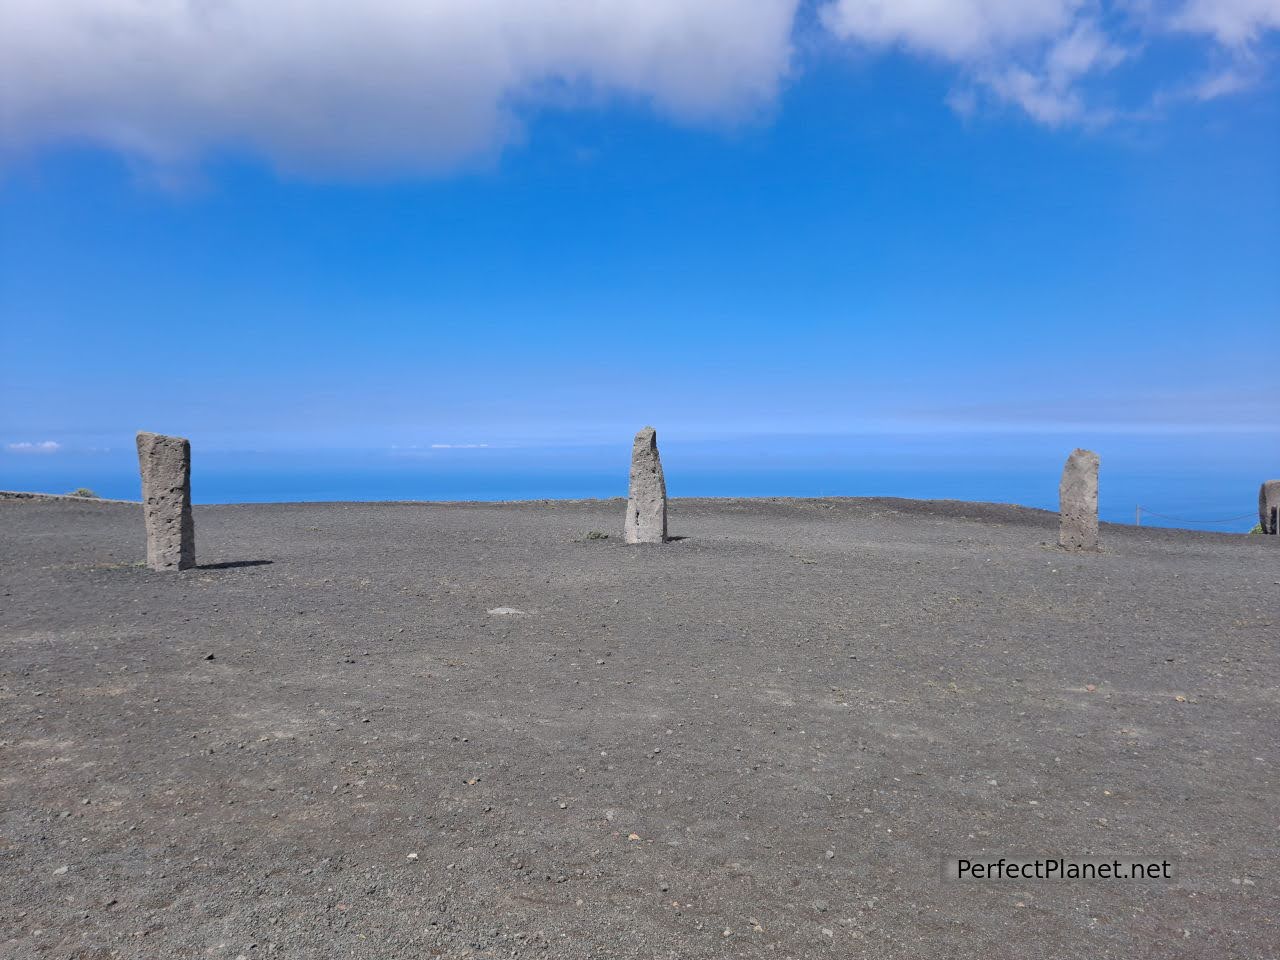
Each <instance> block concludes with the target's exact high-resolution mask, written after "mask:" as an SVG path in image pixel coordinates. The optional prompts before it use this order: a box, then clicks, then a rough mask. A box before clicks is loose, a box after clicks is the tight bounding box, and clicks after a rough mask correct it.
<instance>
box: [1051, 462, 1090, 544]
mask: <svg viewBox="0 0 1280 960" xmlns="http://www.w3.org/2000/svg"><path fill="white" fill-rule="evenodd" d="M1058 503H1059V506H1058V511H1059V515H1058V516H1059V519H1058V544H1059V545H1060V546H1061V547H1063V548H1064V549H1067V550H1097V549H1098V455H1097V454H1096V453H1094V452H1093V451H1092V450H1079V449H1077V450H1073V451H1071V456H1069V457H1067V465H1066V466H1065V467H1064V468H1063V469H1062V483H1061V484H1059V486H1058Z"/></svg>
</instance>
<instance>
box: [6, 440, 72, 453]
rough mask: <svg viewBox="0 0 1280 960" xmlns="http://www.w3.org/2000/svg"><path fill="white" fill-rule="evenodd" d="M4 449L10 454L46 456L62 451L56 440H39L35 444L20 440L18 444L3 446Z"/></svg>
mask: <svg viewBox="0 0 1280 960" xmlns="http://www.w3.org/2000/svg"><path fill="white" fill-rule="evenodd" d="M5 449H6V450H8V451H9V452H10V453H35V454H47V453H57V452H58V451H59V450H61V449H62V444H60V443H58V441H57V440H41V441H39V442H37V443H32V442H30V441H28V440H22V441H19V442H18V443H9V444H5Z"/></svg>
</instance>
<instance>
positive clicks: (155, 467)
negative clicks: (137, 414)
mask: <svg viewBox="0 0 1280 960" xmlns="http://www.w3.org/2000/svg"><path fill="white" fill-rule="evenodd" d="M138 469H139V470H140V471H141V473H142V511H143V517H144V518H145V520H146V523H147V566H148V567H150V568H151V569H152V570H186V569H188V568H190V567H194V566H195V565H196V528H195V521H194V520H193V519H192V517H191V443H190V442H189V441H187V440H184V439H183V438H182V437H166V436H163V435H161V434H158V433H145V432H142V431H139V433H138Z"/></svg>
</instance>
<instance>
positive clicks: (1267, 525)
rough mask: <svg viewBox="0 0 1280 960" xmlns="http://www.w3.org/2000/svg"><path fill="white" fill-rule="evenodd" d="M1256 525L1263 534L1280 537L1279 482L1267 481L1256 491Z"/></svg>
mask: <svg viewBox="0 0 1280 960" xmlns="http://www.w3.org/2000/svg"><path fill="white" fill-rule="evenodd" d="M1258 524H1259V525H1260V526H1261V527H1262V532H1263V533H1271V534H1277V535H1280V480H1268V481H1266V482H1265V483H1264V484H1263V485H1262V487H1261V488H1260V489H1259V490H1258Z"/></svg>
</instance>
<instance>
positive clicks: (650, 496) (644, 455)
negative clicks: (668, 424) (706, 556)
mask: <svg viewBox="0 0 1280 960" xmlns="http://www.w3.org/2000/svg"><path fill="white" fill-rule="evenodd" d="M625 536H626V541H627V543H662V542H663V541H664V540H666V539H667V482H666V480H665V479H664V478H663V476H662V461H661V459H659V457H658V434H657V433H656V432H655V431H654V429H653V427H645V428H644V429H643V430H641V431H640V432H639V433H637V434H636V440H635V443H634V444H633V445H632V447H631V487H630V490H629V492H628V494H627V522H626V527H625Z"/></svg>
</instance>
